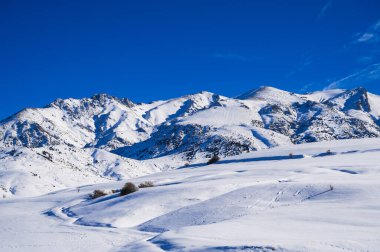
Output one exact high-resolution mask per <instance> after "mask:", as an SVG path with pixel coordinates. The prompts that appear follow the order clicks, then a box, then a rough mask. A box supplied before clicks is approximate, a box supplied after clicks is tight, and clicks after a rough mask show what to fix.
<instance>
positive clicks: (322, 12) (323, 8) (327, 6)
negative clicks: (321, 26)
mask: <svg viewBox="0 0 380 252" xmlns="http://www.w3.org/2000/svg"><path fill="white" fill-rule="evenodd" d="M331 4H332V1H331V0H330V1H328V2H327V3H326V4H325V5H323V7H322V9H321V10H320V11H319V14H318V16H317V18H316V19H315V21H316V22H318V21H319V20H320V19H321V18H322V17H323V16H324V15H325V13H326V11H327V9H328V8H329V7H330V6H331Z"/></svg>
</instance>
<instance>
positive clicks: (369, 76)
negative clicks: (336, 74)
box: [324, 63, 380, 90]
mask: <svg viewBox="0 0 380 252" xmlns="http://www.w3.org/2000/svg"><path fill="white" fill-rule="evenodd" d="M377 80H378V81H380V63H376V64H372V65H370V66H368V67H366V68H364V69H362V70H360V71H357V72H355V73H353V74H350V75H348V76H346V77H344V78H342V79H339V80H336V81H334V82H332V83H330V84H329V85H327V86H326V87H325V88H324V90H328V89H335V88H345V87H350V86H361V85H363V84H368V83H371V82H373V81H377Z"/></svg>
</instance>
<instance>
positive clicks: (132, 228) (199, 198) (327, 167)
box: [0, 138, 380, 251]
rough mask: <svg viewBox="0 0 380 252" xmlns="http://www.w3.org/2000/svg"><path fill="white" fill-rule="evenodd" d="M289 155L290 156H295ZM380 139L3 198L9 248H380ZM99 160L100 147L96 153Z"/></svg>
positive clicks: (1, 220)
mask: <svg viewBox="0 0 380 252" xmlns="http://www.w3.org/2000/svg"><path fill="white" fill-rule="evenodd" d="M290 153H291V155H290ZM379 154H380V139H376V138H374V139H359V140H340V141H331V142H320V143H311V144H302V145H288V146H280V147H276V148H273V149H269V150H262V151H257V152H252V153H246V154H242V155H239V156H234V157H229V158H223V159H222V160H220V161H219V162H218V163H216V164H212V165H204V164H202V163H199V164H193V165H190V166H187V167H182V168H180V169H177V170H170V171H165V172H161V173H156V174H152V175H148V176H144V177H138V178H135V179H131V180H128V181H131V182H134V183H136V184H139V183H140V182H143V181H153V182H154V184H155V187H150V188H143V189H140V190H139V191H138V192H135V193H132V194H130V195H127V196H122V197H119V196H118V194H117V193H114V194H112V193H111V194H110V195H108V196H103V197H101V198H98V199H94V200H90V199H89V198H88V194H89V193H91V192H92V191H93V190H94V189H102V190H106V191H109V192H110V191H111V190H112V189H118V188H120V187H121V186H122V184H123V183H125V181H120V182H112V183H103V184H95V185H88V186H82V187H75V188H70V189H64V190H61V191H57V192H53V193H50V194H47V195H43V196H39V197H34V198H20V199H3V200H1V201H0V224H1V227H2V228H1V229H0V237H1V238H0V250H1V251H378V248H379V246H380V235H379V234H380V233H379V230H380V218H379V216H380V202H379V195H380V186H379V185H380V184H379V181H380V162H379V161H380V158H379ZM95 155H97V156H99V158H100V157H101V155H102V153H97V154H95Z"/></svg>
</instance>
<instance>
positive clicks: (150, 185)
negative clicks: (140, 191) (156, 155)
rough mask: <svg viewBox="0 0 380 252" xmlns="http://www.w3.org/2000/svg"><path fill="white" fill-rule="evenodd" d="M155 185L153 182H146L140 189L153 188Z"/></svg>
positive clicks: (140, 185)
mask: <svg viewBox="0 0 380 252" xmlns="http://www.w3.org/2000/svg"><path fill="white" fill-rule="evenodd" d="M153 186H154V184H153V182H152V181H145V182H142V183H141V184H139V188H146V187H153Z"/></svg>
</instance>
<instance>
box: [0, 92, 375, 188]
mask: <svg viewBox="0 0 380 252" xmlns="http://www.w3.org/2000/svg"><path fill="white" fill-rule="evenodd" d="M379 102H380V96H378V95H375V94H371V93H369V92H368V91H367V90H366V89H365V88H363V87H359V88H355V89H352V90H343V89H338V90H330V91H317V92H312V93H308V94H296V93H293V92H287V91H284V90H280V89H277V88H273V87H268V86H264V87H260V88H258V89H254V90H251V91H248V92H246V93H244V94H242V95H240V96H237V97H236V98H229V97H226V96H221V95H218V94H214V93H210V92H207V91H202V92H199V93H195V94H191V95H185V96H181V97H179V98H173V99H169V100H161V101H153V102H150V103H134V102H133V101H131V100H129V99H128V98H117V97H115V96H111V95H108V94H96V95H93V96H92V97H89V98H82V99H73V98H68V99H56V100H55V101H53V102H51V103H50V104H48V105H47V106H45V107H44V108H27V109H24V110H22V111H20V112H19V113H16V114H14V115H12V116H10V117H8V118H6V119H4V120H2V121H1V122H0V148H1V151H0V155H1V156H0V172H3V173H4V174H8V171H7V167H8V166H9V162H11V163H12V167H13V168H12V169H15V170H17V172H18V173H20V174H30V169H31V168H30V167H34V166H35V164H36V162H37V161H36V160H38V162H42V164H43V166H44V167H46V169H47V170H49V171H50V172H51V171H52V170H54V169H60V170H62V171H63V170H65V169H68V170H73V169H74V170H76V172H78V174H80V175H78V176H79V177H81V178H80V179H78V184H82V183H85V182H88V181H87V180H86V176H87V177H88V176H90V177H91V176H93V177H94V178H97V177H101V178H104V179H112V180H114V179H116V180H120V179H125V178H129V177H131V176H132V177H133V176H141V175H144V174H148V173H151V172H157V171H160V170H165V169H173V168H177V167H179V166H182V165H185V164H186V163H196V162H203V160H205V159H207V158H210V157H211V156H213V155H219V156H221V157H224V156H232V155H239V154H241V153H245V152H251V151H257V150H262V149H267V148H272V147H276V146H282V145H292V144H300V143H307V142H319V141H330V140H336V139H353V138H370V137H379V136H380V119H379V118H380V103H379ZM98 150H102V152H103V153H105V154H103V157H104V159H103V161H104V162H103V161H102V162H99V160H97V159H96V158H94V157H96V156H97V154H96V153H97V152H98ZM20 152H22V153H24V154H25V153H27V154H25V155H26V156H25V157H24V158H23V159H22V161H21V158H19V156H15V155H16V154H17V153H20ZM15 153H16V154H15ZM33 153H35V154H38V155H37V156H35V154H33ZM43 153H45V154H46V153H49V155H48V157H47V156H46V155H45V154H43ZM77 153H81V154H80V155H79V154H77ZM115 154H116V155H115ZM28 155H32V156H33V157H30V159H29V161H28ZM49 159H51V160H49ZM107 159H110V160H112V161H111V162H108V161H107ZM10 160H12V161H10ZM132 164H133V165H132ZM73 167H75V168H73ZM89 167H91V169H90V168H89ZM120 167H124V168H122V169H120ZM41 169H42V168H41ZM134 169H135V170H134ZM37 170H38V169H37ZM132 171H133V172H132ZM35 172H36V170H35V169H34V170H33V173H35ZM81 172H83V174H87V175H83V176H82V175H81ZM63 173H64V172H63ZM89 174H91V175H89ZM45 176H47V181H46V183H45V182H44V184H49V183H50V184H52V185H54V187H53V188H55V187H57V186H58V187H62V188H64V187H65V186H66V184H67V183H66V182H65V181H64V180H65V179H63V181H61V180H62V179H61V178H55V179H53V178H52V177H53V176H52V175H49V173H48V172H46V174H45ZM4 177H5V178H4ZM6 177H7V176H3V177H0V188H2V187H4V188H6V189H7V195H10V194H17V193H9V192H11V191H12V190H10V189H9V188H11V187H12V186H13V187H14V186H16V187H17V186H19V184H18V182H15V181H16V180H15V179H14V177H12V180H10V179H9V178H8V179H7V178H6ZM56 181H60V182H59V183H57V182H56ZM69 184H70V185H72V184H71V183H69ZM28 186H29V185H28ZM23 190H24V189H20V190H19V191H23ZM24 191H25V190H24ZM13 192H17V190H13Z"/></svg>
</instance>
